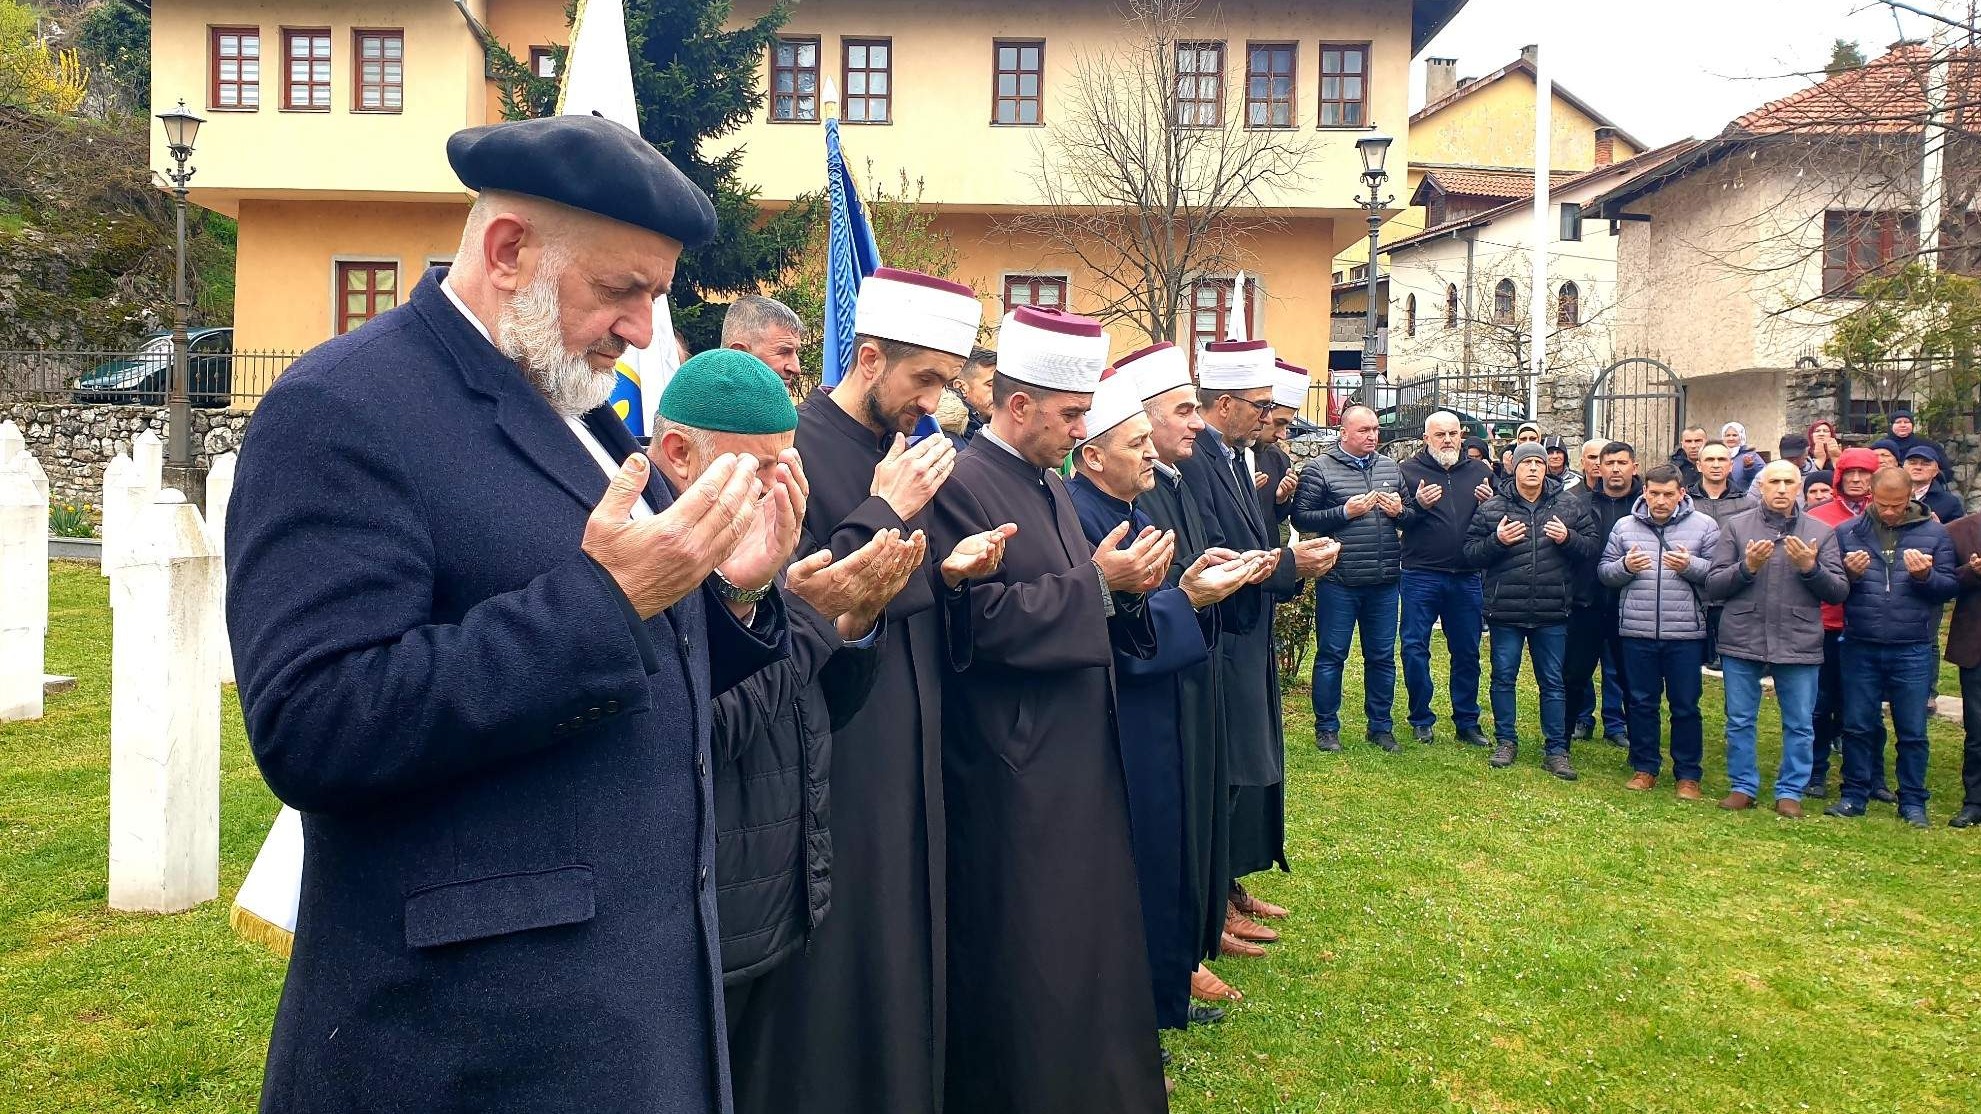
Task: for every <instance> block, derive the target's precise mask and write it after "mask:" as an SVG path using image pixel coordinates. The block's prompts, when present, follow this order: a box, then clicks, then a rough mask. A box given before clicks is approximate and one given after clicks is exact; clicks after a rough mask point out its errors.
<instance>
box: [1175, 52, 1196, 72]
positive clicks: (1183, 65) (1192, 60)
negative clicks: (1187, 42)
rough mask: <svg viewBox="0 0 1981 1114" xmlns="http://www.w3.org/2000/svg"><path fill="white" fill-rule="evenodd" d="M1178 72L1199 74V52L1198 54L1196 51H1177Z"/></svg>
mask: <svg viewBox="0 0 1981 1114" xmlns="http://www.w3.org/2000/svg"><path fill="white" fill-rule="evenodd" d="M1176 72H1177V73H1196V72H1197V52H1196V51H1194V50H1182V49H1179V50H1177V52H1176Z"/></svg>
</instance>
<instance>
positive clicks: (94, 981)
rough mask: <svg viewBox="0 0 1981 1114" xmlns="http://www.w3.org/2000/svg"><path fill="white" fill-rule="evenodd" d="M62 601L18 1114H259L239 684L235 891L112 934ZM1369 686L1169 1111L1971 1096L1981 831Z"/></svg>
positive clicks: (1977, 1067) (231, 856)
mask: <svg viewBox="0 0 1981 1114" xmlns="http://www.w3.org/2000/svg"><path fill="white" fill-rule="evenodd" d="M51 606H52V614H51V623H52V626H53V631H54V633H53V635H52V637H51V639H50V643H49V659H50V660H49V666H50V669H51V670H52V671H55V672H65V673H74V674H76V675H77V676H79V677H80V678H81V683H80V684H79V685H78V687H77V689H76V691H75V692H73V693H70V694H67V695H63V696H58V697H54V698H52V699H51V701H50V703H49V708H48V715H47V717H46V718H45V719H43V720H42V721H41V722H39V723H34V724H12V725H8V726H7V727H5V728H0V878H4V880H5V885H4V887H0V1080H4V1081H5V1082H4V1084H0V1111H36V1112H41V1111H152V1110H171V1111H209V1110H211V1111H246V1110H251V1109H253V1107H254V1102H255V1097H256V1094H257V1091H258V1087H259V1083H260V1068H261V1060H262V1054H263V1051H264V1048H265V1043H266V1040H267V1033H268V1026H269V1022H270V1019H271V1018H272V1016H273V1014H274V1009H275V1001H276V996H277V994H278V992H279V989H280V984H281V977H282V967H281V963H280V961H278V960H276V959H275V958H273V957H271V956H269V955H268V954H267V953H265V952H263V951H261V950H260V949H258V948H256V947H254V946H252V945H249V944H246V943H243V942H241V941H239V940H237V939H236V938H235V937H234V935H233V933H232V932H231V930H230V929H229V928H228V926H227V916H226V912H227V900H228V899H229V898H230V897H231V895H232V893H233V891H234V889H235V888H236V887H238V886H239V884H240V881H241V878H242V876H243V875H244V874H245V873H246V870H247V867H248V864H249V862H250V861H252V859H253V857H254V853H255V850H256V848H257V847H258V846H259V845H260V841H261V837H262V835H263V834H264V833H265V831H266V829H267V825H268V823H269V821H270V819H272V817H273V816H274V813H275V808H276V805H275V801H274V799H273V798H272V797H270V796H269V794H268V791H267V790H266V789H265V788H264V787H263V786H262V784H261V781H260V778H259V777H258V776H257V774H256V773H255V770H254V766H253V764H252V762H251V761H250V760H249V758H248V755H247V750H246V746H245V741H244V739H243V737H242V733H241V726H240V713H239V709H238V707H237V706H235V705H234V704H233V697H232V693H231V692H230V693H228V695H227V698H226V700H225V701H224V702H223V705H224V708H225V711H226V721H225V722H226V726H225V738H224V743H223V746H224V761H223V785H222V794H223V796H222V811H221V825H222V830H221V854H222V862H221V889H222V895H223V896H222V900H220V901H216V902H213V903H211V904H209V905H207V906H204V907H202V908H201V909H199V910H197V911H195V912H192V913H187V914H182V915H179V916H173V917H150V916H138V915H128V914H118V913H110V912H108V911H107V910H106V909H105V906H104V888H105V879H104V871H105V857H106V850H105V840H106V837H105V816H106V810H107V796H108V777H107V773H106V763H107V759H108V753H109V713H108V706H109V689H108V680H107V664H108V660H109V651H110V620H109V615H108V612H107V609H106V606H105V590H104V582H103V581H102V580H101V578H99V577H98V576H97V574H96V573H95V571H94V570H93V569H86V568H83V567H81V566H73V565H64V566H58V567H57V569H56V571H55V573H54V577H53V585H52V604H51ZM1350 677H1351V681H1350V684H1349V686H1348V689H1349V692H1350V693H1351V697H1350V700H1349V701H1348V702H1347V703H1348V705H1349V706H1348V707H1347V708H1346V709H1345V710H1344V713H1343V719H1344V721H1345V722H1344V730H1343V733H1342V734H1343V738H1344V739H1345V740H1347V746H1348V749H1347V751H1346V752H1345V753H1343V754H1339V755H1326V756H1323V755H1320V754H1317V753H1315V752H1314V750H1313V747H1312V731H1311V720H1310V716H1309V714H1308V711H1307V708H1306V693H1305V692H1304V691H1293V692H1289V694H1288V703H1289V713H1288V721H1287V722H1288V731H1287V735H1288V739H1287V742H1288V750H1289V759H1288V765H1289V768H1290V771H1291V776H1292V782H1291V786H1290V789H1289V799H1288V813H1289V826H1290V828H1291V831H1290V832H1289V842H1290V845H1291V846H1290V848H1289V850H1290V852H1291V855H1292V859H1293V862H1294V864H1295V867H1296V870H1297V871H1298V873H1296V874H1293V875H1290V876H1280V877H1272V878H1259V879H1255V880H1254V881H1255V885H1254V889H1256V890H1257V891H1258V892H1260V893H1261V894H1262V895H1264V896H1268V897H1271V898H1272V899H1274V900H1276V901H1279V902H1281V903H1283V904H1286V905H1288V906H1291V907H1292V908H1293V909H1294V912H1295V917H1294V919H1293V920H1291V921H1288V922H1284V923H1282V924H1281V926H1280V927H1281V929H1282V931H1283V932H1284V934H1285V939H1284V940H1283V941H1282V942H1281V943H1279V944H1277V945H1274V946H1273V947H1272V949H1271V954H1270V955H1269V956H1268V957H1267V958H1265V959H1261V960H1226V961H1223V962H1221V963H1220V964H1218V967H1219V969H1220V971H1221V973H1222V974H1223V975H1224V976H1225V977H1226V978H1227V979H1229V980H1230V981H1232V982H1233V983H1234V984H1235V985H1237V986H1238V987H1239V988H1240V989H1242V990H1244V991H1245V992H1246V993H1247V994H1248V999H1247V1000H1246V1001H1245V1002H1242V1003H1239V1004H1238V1005H1236V1006H1235V1007H1234V1008H1233V1009H1232V1011H1231V1016H1230V1017H1229V1018H1228V1019H1227V1020H1226V1021H1225V1022H1224V1023H1223V1024H1221V1025H1217V1026H1212V1027H1209V1028H1204V1029H1198V1030H1193V1031H1191V1032H1190V1033H1188V1034H1184V1035H1180V1036H1177V1035H1172V1036H1171V1037H1170V1038H1169V1040H1168V1044H1169V1047H1170V1049H1171V1050H1172V1051H1173V1052H1174V1053H1175V1054H1176V1063H1175V1065H1174V1066H1173V1068H1172V1072H1171V1074H1172V1075H1173V1076H1174V1077H1175V1078H1176V1081H1177V1085H1178V1086H1177V1094H1176V1098H1175V1100H1174V1108H1175V1109H1177V1110H1179V1111H1213V1110H1215V1111H1289V1112H1290V1111H1300V1112H1311V1111H1344V1112H1347V1111H1490V1112H1499V1111H1522V1110H1575V1111H1581V1110H1604V1111H1619V1112H1635V1111H1656V1112H1660V1114H1664V1112H1689V1111H1699V1112H1702V1114H1703V1112H1712V1114H1721V1112H1724V1111H1730V1110H1767V1111H1776V1110H1787V1109H1797V1108H1801V1109H1810V1110H1825V1111H1829V1110H1834V1111H1867V1112H1870V1111H1877V1112H1881V1114H1882V1112H1890V1111H1904V1112H1906V1114H1912V1112H1918V1111H1941V1110H1944V1111H1966V1110H1972V1109H1974V1108H1975V1107H1976V1106H1977V1105H1978V1104H1981V1026H1978V1025H1977V1015H1981V908H1977V902H1976V899H1975V897H1974V894H1975V891H1976V882H1975V880H1976V878H1977V877H1981V835H1969V834H1967V833H1962V832H1954V831H1950V830H1948V829H1946V828H1945V827H1944V826H1941V827H1936V828H1934V829H1933V830H1932V831H1930V832H1915V831H1912V830H1910V829H1907V828H1904V827H1902V826H1901V825H1900V824H1899V823H1898V822H1897V820H1896V819H1895V818H1894V816H1893V812H1892V809H1891V807H1890V806H1873V811H1872V814H1871V816H1869V817H1867V818H1865V819H1863V820H1858V821H1850V822H1846V821H1838V820H1829V819H1811V820H1806V821H1804V822H1802V823H1800V824H1796V823H1790V822H1787V821H1781V820H1777V819H1776V818H1775V817H1774V816H1773V815H1772V814H1767V813H1762V812H1753V813H1746V814H1740V815H1734V814H1728V813H1722V812H1720V811H1718V810H1717V809H1714V808H1713V807H1711V805H1710V804H1707V805H1690V806H1682V805H1680V804H1678V803H1677V802H1676V801H1675V800H1673V799H1672V797H1671V795H1670V781H1669V777H1668V776H1667V779H1666V781H1665V783H1664V784H1663V785H1661V786H1660V787H1659V790H1658V791H1657V792H1655V793H1652V794H1647V795H1638V794H1628V793H1625V792H1624V791H1623V789H1622V782H1623V779H1624V777H1625V776H1626V772H1625V769H1624V765H1623V755H1622V752H1620V751H1616V750H1611V749H1609V748H1607V747H1605V746H1603V745H1601V744H1600V743H1598V744H1595V745H1593V746H1591V745H1583V746H1580V747H1578V749H1577V751H1576V759H1577V763H1578V765H1580V767H1581V769H1582V772H1583V779H1582V780H1581V781H1580V782H1578V783H1575V784H1565V783H1562V782H1558V781H1556V780H1555V779H1553V778H1551V777H1548V776H1546V775H1544V774H1542V773H1541V772H1540V770H1539V768H1538V763H1539V759H1540V748H1539V746H1538V743H1536V744H1535V745H1530V746H1529V747H1527V748H1525V749H1524V750H1523V752H1522V754H1521V756H1520V762H1519V764H1518V765H1517V766H1515V767H1514V768H1512V769H1510V770H1488V769H1487V768H1486V763H1485V753H1484V752H1483V751H1478V750H1473V749H1471V748H1467V747H1460V746H1457V745H1454V744H1452V743H1451V742H1450V741H1449V737H1448V730H1447V732H1446V736H1445V738H1444V739H1443V740H1442V741H1441V742H1440V743H1439V744H1438V745H1436V746H1433V747H1428V748H1427V747H1420V746H1416V745H1414V744H1409V743H1406V744H1405V747H1406V749H1405V751H1404V752H1403V753H1401V754H1397V755H1385V754H1382V753H1381V752H1379V751H1376V750H1374V749H1373V748H1371V747H1369V746H1367V745H1366V744H1362V743H1360V741H1359V740H1360V739H1361V735H1362V720H1361V709H1360V700H1359V692H1360V687H1361V686H1360V682H1359V668H1358V667H1357V666H1355V664H1354V662H1353V659H1352V658H1351V666H1350ZM1706 688H1707V699H1706V705H1707V715H1706V728H1707V775H1708V776H1707V779H1706V788H1707V791H1708V794H1709V795H1715V796H1716V795H1717V794H1719V793H1723V792H1724V791H1725V789H1726V779H1725V771H1724V766H1723V763H1722V758H1721V756H1722V747H1721V745H1720V742H1719V740H1718V739H1717V738H1716V736H1717V735H1718V734H1719V732H1720V729H1721V728H1720V716H1719V714H1718V711H1717V708H1716V705H1717V702H1718V699H1719V689H1718V685H1717V683H1716V682H1713V681H1711V680H1709V681H1708V682H1707V686H1706ZM1400 695H1401V694H1400V692H1399V713H1400V711H1401V703H1400ZM1523 709H1524V714H1525V715H1526V716H1527V717H1528V718H1529V719H1530V720H1531V719H1532V718H1533V717H1534V708H1533V694H1532V692H1531V690H1529V691H1527V692H1526V693H1525V695H1524V698H1523ZM1771 710H1772V705H1769V706H1768V709H1767V710H1764V714H1763V722H1764V724H1765V723H1766V721H1767V717H1768V716H1769V715H1770V714H1771ZM1772 735H1773V732H1771V731H1766V730H1764V734H1763V744H1762V749H1763V756H1762V757H1763V784H1764V786H1765V785H1767V784H1769V783H1771V781H1772V770H1771V769H1769V767H1768V763H1769V762H1770V761H1771V760H1772V759H1773V757H1774V755H1773V754H1772V753H1770V738H1771V737H1772ZM1933 741H1934V762H1933V770H1932V779H1933V780H1932V788H1933V792H1934V802H1933V805H1932V811H1933V815H1934V819H1935V821H1936V822H1938V823H1942V824H1943V822H1944V821H1945V819H1946V816H1947V815H1948V814H1949V813H1950V811H1951V810H1952V808H1953V807H1954V806H1955V805H1957V803H1958V796H1959V781H1958V769H1957V766H1958V752H1959V740H1958V737H1957V733H1956V732H1955V731H1954V730H1953V729H1952V728H1951V727H1950V726H1949V725H1946V724H1936V725H1935V727H1934V735H1933ZM1053 1114H1057V1112H1053ZM1092 1114H1105V1112H1092Z"/></svg>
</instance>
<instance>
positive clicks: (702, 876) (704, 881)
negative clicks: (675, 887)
mask: <svg viewBox="0 0 1981 1114" xmlns="http://www.w3.org/2000/svg"><path fill="white" fill-rule="evenodd" d="M695 887H696V888H697V889H706V888H707V887H708V868H707V867H703V868H702V869H701V871H700V872H699V873H697V874H696V875H695Z"/></svg>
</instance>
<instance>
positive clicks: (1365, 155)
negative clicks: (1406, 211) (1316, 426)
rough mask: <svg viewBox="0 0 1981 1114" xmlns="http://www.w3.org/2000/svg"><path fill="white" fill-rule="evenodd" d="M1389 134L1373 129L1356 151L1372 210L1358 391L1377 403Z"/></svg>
mask: <svg viewBox="0 0 1981 1114" xmlns="http://www.w3.org/2000/svg"><path fill="white" fill-rule="evenodd" d="M1389 145H1390V138H1389V136H1386V135H1383V134H1382V133H1381V132H1372V133H1370V134H1368V135H1365V136H1363V137H1362V138H1360V139H1358V140H1356V141H1355V150H1356V153H1358V154H1360V155H1361V156H1362V184H1363V185H1364V186H1367V187H1368V190H1369V196H1367V197H1359V198H1356V201H1357V202H1358V203H1359V204H1361V206H1362V207H1363V208H1364V209H1367V210H1368V211H1369V295H1368V307H1367V308H1368V313H1367V315H1366V317H1365V318H1364V320H1363V323H1362V385H1361V387H1360V388H1358V389H1357V390H1356V392H1355V396H1356V401H1357V402H1360V403H1361V404H1362V405H1364V406H1373V405H1375V402H1374V399H1375V397H1376V396H1375V391H1374V389H1373V382H1372V381H1373V379H1374V377H1375V375H1376V349H1377V343H1376V342H1377V334H1376V282H1377V278H1378V271H1379V270H1380V268H1379V267H1378V265H1377V263H1376V248H1377V244H1378V242H1379V241H1380V240H1381V238H1382V230H1383V210H1384V209H1385V208H1387V207H1388V206H1389V205H1390V203H1391V202H1394V201H1395V200H1396V198H1395V197H1394V196H1391V197H1384V196H1382V187H1383V182H1384V181H1385V180H1386V179H1388V177H1389V172H1388V171H1386V170H1384V169H1383V162H1384V161H1385V160H1386V159H1388V158H1389Z"/></svg>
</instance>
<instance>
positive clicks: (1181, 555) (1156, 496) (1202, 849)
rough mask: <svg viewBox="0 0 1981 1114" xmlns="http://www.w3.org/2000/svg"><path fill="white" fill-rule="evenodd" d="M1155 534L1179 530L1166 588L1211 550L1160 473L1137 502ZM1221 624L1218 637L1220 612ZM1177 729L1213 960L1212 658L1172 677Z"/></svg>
mask: <svg viewBox="0 0 1981 1114" xmlns="http://www.w3.org/2000/svg"><path fill="white" fill-rule="evenodd" d="M1135 509H1136V510H1138V511H1141V512H1142V513H1144V514H1146V515H1148V516H1149V521H1150V522H1151V523H1152V524H1154V525H1155V527H1156V528H1157V529H1159V530H1174V531H1176V560H1175V562H1174V563H1173V564H1171V565H1170V569H1169V579H1168V583H1171V584H1174V583H1176V581H1177V580H1178V579H1180V578H1181V577H1182V575H1183V570H1185V569H1187V568H1189V567H1190V565H1191V564H1192V563H1193V562H1195V561H1196V560H1197V557H1198V556H1199V555H1200V554H1202V553H1203V552H1204V550H1206V549H1209V548H1210V545H1211V543H1210V535H1209V532H1208V531H1207V530H1206V529H1205V527H1204V517H1203V515H1202V514H1201V513H1200V512H1199V511H1198V509H1197V501H1196V499H1195V498H1193V497H1192V496H1191V493H1190V491H1189V490H1188V489H1187V488H1185V487H1184V486H1183V480H1182V478H1181V477H1179V476H1177V475H1176V474H1175V473H1174V472H1170V471H1166V470H1164V469H1163V468H1162V467H1161V466H1158V467H1157V468H1156V486H1154V487H1153V488H1150V489H1149V490H1148V491H1145V492H1143V493H1142V497H1141V498H1140V499H1137V500H1135ZM1214 610H1215V614H1216V615H1217V616H1218V617H1219V623H1218V626H1219V627H1220V632H1219V637H1220V638H1222V637H1223V634H1222V629H1221V628H1222V627H1223V622H1222V617H1223V614H1224V608H1223V607H1222V606H1220V607H1218V608H1216V609H1214ZM1176 680H1177V724H1178V727H1179V730H1180V732H1181V736H1180V740H1179V741H1180V742H1181V743H1182V746H1183V869H1184V875H1185V877H1186V878H1187V879H1188V882H1189V887H1190V888H1189V890H1188V892H1187V895H1186V896H1187V897H1188V899H1189V900H1188V904H1186V905H1185V908H1184V912H1185V915H1186V919H1187V921H1188V923H1189V924H1192V925H1195V926H1196V940H1197V943H1196V946H1197V958H1198V959H1216V958H1217V957H1218V955H1219V951H1220V949H1219V945H1220V943H1221V942H1222V939H1223V936H1224V904H1225V898H1226V895H1227V894H1228V892H1229V891H1230V888H1231V847H1230V840H1231V809H1230V807H1229V805H1230V794H1231V772H1230V770H1229V769H1228V768H1227V767H1228V763H1229V761H1230V759H1229V757H1228V756H1227V754H1226V753H1225V739H1224V709H1223V706H1222V703H1221V701H1222V695H1221V692H1220V688H1219V672H1218V666H1217V655H1216V653H1215V652H1213V653H1212V654H1211V655H1210V658H1209V660H1207V661H1205V662H1204V663H1203V664H1201V665H1195V666H1191V667H1189V668H1187V669H1184V670H1183V671H1182V672H1180V673H1178V674H1177V675H1176Z"/></svg>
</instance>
